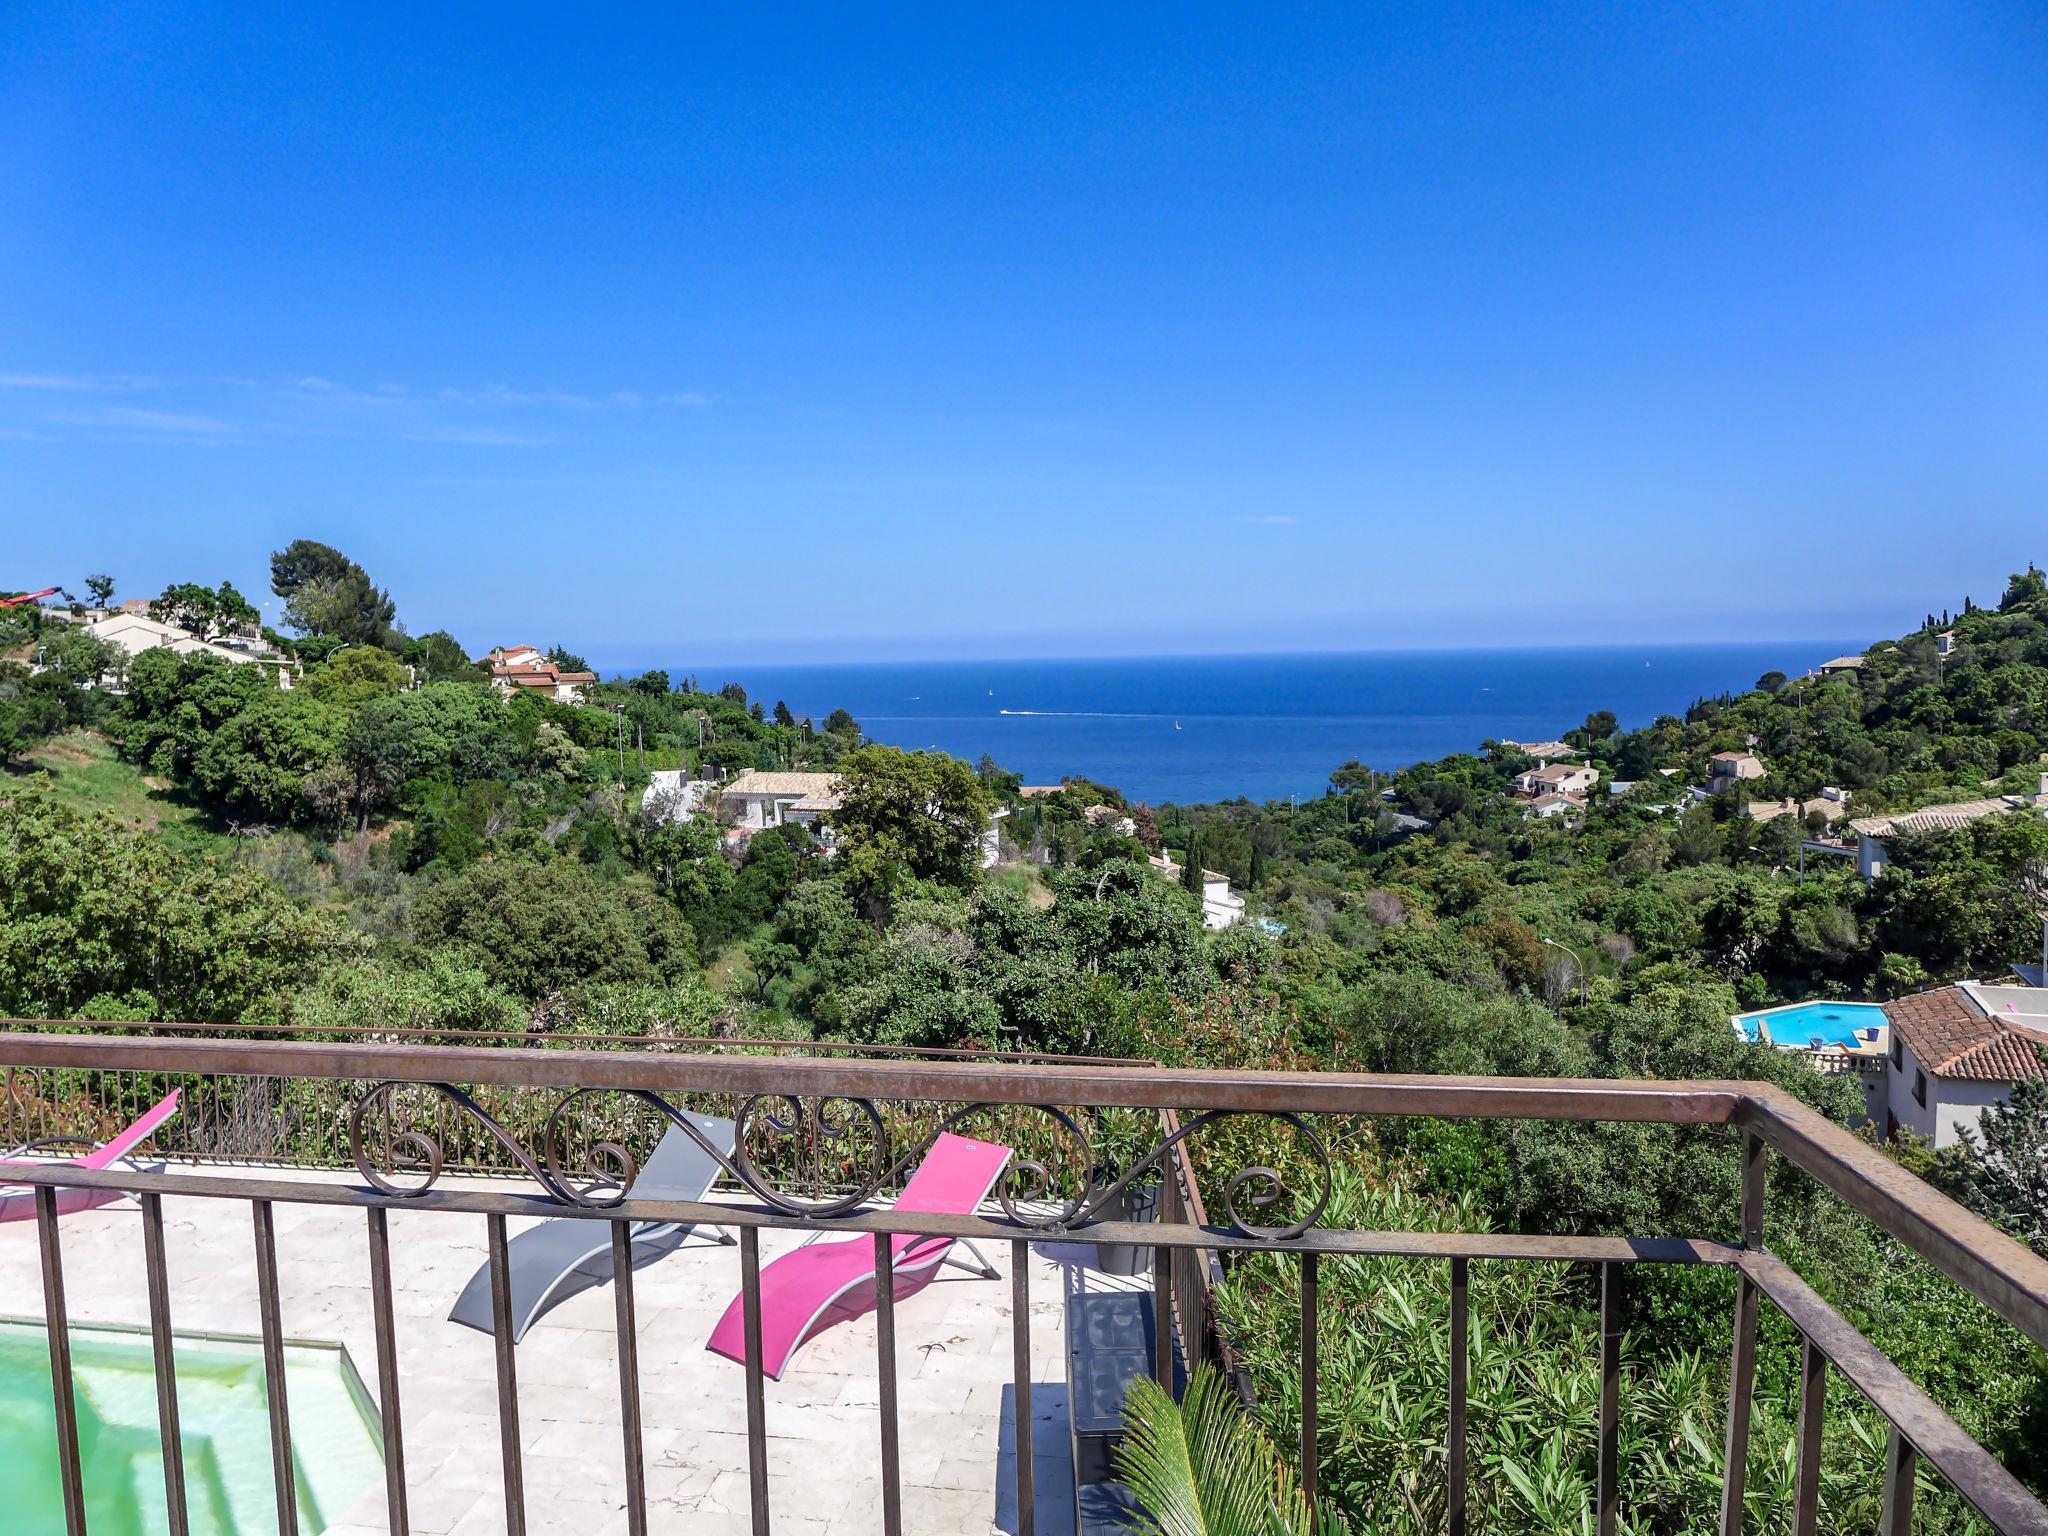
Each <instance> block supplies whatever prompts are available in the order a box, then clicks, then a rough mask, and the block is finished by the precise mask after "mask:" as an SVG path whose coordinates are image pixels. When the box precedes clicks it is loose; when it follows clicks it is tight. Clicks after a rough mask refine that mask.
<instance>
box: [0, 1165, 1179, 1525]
mask: <svg viewBox="0 0 2048 1536" xmlns="http://www.w3.org/2000/svg"><path fill="white" fill-rule="evenodd" d="M210 1171H216V1172H217V1171H219V1170H217V1169H215V1170H210ZM265 1176H267V1177H275V1176H278V1175H277V1174H276V1171H275V1170H265ZM285 1176H286V1177H292V1176H294V1175H285ZM301 1176H304V1177H315V1178H319V1177H324V1178H328V1179H332V1180H336V1181H349V1180H351V1179H352V1175H351V1174H347V1173H334V1174H327V1175H301ZM449 1182H452V1181H449ZM444 1187H445V1185H444ZM480 1187H488V1186H481V1185H480ZM274 1209H275V1213H276V1226H277V1247H278V1258H279V1274H280V1290H281V1296H282V1308H283V1320H284V1329H285V1333H286V1335H287V1337H290V1338H294V1339H307V1340H319V1341H327V1342H338V1343H340V1344H342V1345H344V1346H345V1347H346V1348H347V1350H348V1353H349V1355H350V1357H351V1359H352V1360H353V1363H354V1365H355V1368H356V1370H357V1372H358V1373H359V1374H360V1376H361V1377H362V1379H363V1382H364V1384H365V1385H366V1386H367V1387H368V1388H369V1390H370V1392H371V1394H372V1396H374V1395H375V1393H376V1390H377V1380H376V1361H377V1355H376V1347H375V1334H374V1324H373V1322H372V1319H371V1313H370V1287H369V1265H368V1250H367V1239H366V1234H365V1221H364V1217H363V1214H362V1212H361V1211H360V1210H351V1209H341V1208H335V1207H320V1206H294V1205H287V1204H279V1205H277V1206H275V1207H274ZM530 1224H531V1223H530V1222H528V1221H526V1220H522V1219H515V1220H514V1221H513V1222H512V1230H513V1232H515V1233H516V1232H518V1231H519V1230H520V1229H521V1228H522V1227H524V1226H527V1225H530ZM164 1225H165V1243H166V1248H167V1252H168V1262H169V1269H170V1279H171V1315H172V1320H173V1325H174V1326H175V1327H176V1328H177V1329H178V1330H179V1331H180V1332H181V1333H182V1332H187V1331H193V1332H199V1331H206V1332H215V1333H224V1334H239V1335H245V1336H248V1337H251V1338H253V1337H255V1336H256V1335H257V1334H258V1332H259V1329H260V1322H259V1318H258V1314H257V1302H256V1270H255V1260H254V1252H253V1247H252V1238H251V1225H250V1213H249V1206H248V1205H247V1204H246V1203H244V1202H241V1201H235V1200H222V1199H199V1198H184V1199H180V1198H177V1197H175V1196H167V1197H166V1198H165V1201H164ZM599 1230H601V1229H599ZM390 1231H391V1263H392V1288H393V1292H394V1296H395V1310H396V1313H397V1324H398V1347H399V1386H400V1402H401V1408H402V1411H403V1414H404V1426H405V1452H406V1475H407V1484H408V1488H409V1491H410V1500H409V1513H410V1517H411V1524H412V1529H413V1530H414V1531H416V1532H418V1533H420V1536H482V1533H486V1532H498V1531H503V1530H504V1529H505V1523H504V1504H503V1493H502V1483H501V1480H500V1478H501V1474H500V1468H499V1449H498V1448H499V1434H498V1418H497V1386H496V1374H495V1368H494V1346H493V1342H492V1340H491V1338H490V1337H489V1335H487V1334H483V1333H479V1332H476V1331H475V1330H473V1329H469V1328H465V1327H461V1326H458V1325H457V1324H454V1323H450V1322H448V1321H447V1313H448V1309H449V1307H450V1306H451V1305H452V1304H453V1302H454V1300H455V1298H456V1296H457V1294H458V1293H459V1292H460V1291H461V1290H462V1287H463V1285H464V1284H465V1283H466V1282H467V1280H468V1278H469V1276H470V1275H471V1274H472V1273H473V1272H474V1271H475V1270H476V1268H477V1267H478V1266H479V1265H481V1264H483V1263H484V1262H485V1257H486V1254H485V1233H484V1219H483V1218H482V1217H481V1216H437V1215H431V1214H428V1213H425V1212H416V1211H404V1210H399V1211H394V1212H393V1213H392V1216H391V1218H390ZM63 1238H64V1243H63V1252H64V1274H65V1282H66V1293H67V1297H68V1301H69V1305H70V1311H71V1317H72V1319H73V1321H74V1322H79V1323H86V1322H92V1323H114V1324H127V1325H146V1324H147V1323H148V1319H149V1313H148V1304H147V1300H146V1293H145V1291H144V1281H143V1261H142V1233H141V1224H140V1221H139V1219H138V1213H137V1208H136V1207H135V1205H134V1204H133V1203H132V1202H122V1203H121V1204H118V1205H113V1206H109V1207H105V1208H102V1209H99V1210H94V1211H87V1212H83V1213H80V1214H78V1215H74V1216H67V1217H65V1218H64V1221H63ZM800 1241H801V1234H798V1233H794V1232H778V1231H764V1232H763V1233H762V1236H761V1258H762V1263H763V1265H764V1266H765V1265H766V1264H768V1263H770V1262H772V1260H773V1259H774V1258H775V1257H776V1256H777V1255H779V1254H782V1253H785V1252H787V1251H788V1250H789V1249H791V1248H793V1247H795V1246H797V1244H798V1243H799V1242H800ZM1092 1256H1093V1249H1092V1248H1090V1247H1087V1246H1085V1245H1080V1244H1047V1245H1044V1246H1042V1247H1038V1248H1035V1249H1034V1250H1033V1256H1032V1270H1031V1336H1032V1375H1033V1381H1034V1385H1033V1391H1032V1405H1031V1408H1032V1414H1033V1445H1034V1450H1035V1457H1034V1473H1035V1477H1036V1488H1037V1500H1036V1502H1037V1506H1038V1510H1037V1514H1038V1521H1037V1525H1038V1530H1039V1531H1040V1532H1041V1533H1043V1536H1072V1533H1073V1531H1074V1526H1075V1519H1074V1505H1073V1469H1072V1463H1071V1453H1070V1449H1069V1439H1068V1425H1067V1409H1066V1365H1065V1355H1064V1340H1063V1323H1062V1319H1063V1313H1064V1299H1065V1297H1066V1296H1067V1295H1068V1294H1069V1293H1071V1292H1073V1291H1075V1290H1090V1291H1097V1290H1105V1289H1112V1288H1130V1287H1133V1286H1136V1287H1145V1288H1149V1285H1150V1281H1149V1279H1148V1278H1147V1277H1145V1276H1142V1275H1141V1276H1138V1277H1136V1278H1135V1279H1124V1278H1121V1277H1116V1276H1109V1275H1104V1274H1102V1273H1100V1272H1099V1271H1096V1270H1094V1269H1093V1268H1092V1267H1091V1264H1090V1260H1091V1259H1092ZM990 1258H991V1259H992V1260H993V1262H994V1263H995V1266H996V1268H997V1269H998V1270H1000V1271H1001V1272H1002V1274H1003V1278H1002V1279H1001V1280H999V1281H995V1280H984V1279H980V1278H977V1277H975V1276H972V1275H970V1274H968V1273H966V1272H965V1271H962V1270H956V1269H950V1268H948V1269H944V1270H942V1271H941V1272H940V1278H939V1279H938V1280H936V1281H934V1282H933V1283H932V1284H930V1285H928V1286H926V1287H925V1288H924V1289H923V1290H922V1291H920V1292H919V1293H918V1294H916V1295H915V1296H912V1297H909V1298H907V1299H905V1300H903V1301H902V1302H900V1303H899V1304H898V1306H897V1309H896V1341H897V1372H898V1389H897V1390H898V1405H899V1423H900V1436H901V1451H902V1475H903V1527H904V1529H905V1531H907V1532H920V1533H922V1532H944V1533H948V1536H954V1533H961V1532H970V1533H979V1532H998V1531H1001V1532H1014V1531H1015V1530H1016V1525H1017V1522H1016V1510H1015V1503H1014V1493H1013V1482H1012V1476H1013V1463H1014V1445H1015V1424H1014V1420H1013V1417H1012V1413H1013V1405H1012V1398H1013V1397H1014V1391H1013V1387H1012V1381H1011V1376H1012V1356H1011V1332H1010V1280H1009V1252H1008V1249H1007V1247H1006V1246H1004V1245H997V1246H996V1247H994V1248H992V1249H991V1250H990ZM634 1279H635V1300H636V1303H637V1308H638V1328H639V1365H640V1384H641V1395H642V1404H643V1417H644V1436H645V1445H646V1468H647V1490H648V1520H649V1526H650V1528H651V1529H652V1530H654V1531H674V1532H684V1531H687V1532H689V1533H690V1536H726V1533H728V1532H731V1533H743V1532H747V1531H748V1530H750V1528H751V1527H750V1522H749V1514H748V1508H749V1506H748V1494H747V1435H746V1398H745V1390H744V1372H743V1371H742V1369H741V1367H740V1366H739V1365H738V1364H736V1363H735V1362H733V1361H730V1360H727V1359H725V1358H724V1357H722V1356H719V1355H714V1354H711V1353H710V1352H709V1351H707V1350H706V1349H705V1347H704V1343H705V1340H706V1339H707V1338H709V1337H710V1334H711V1330H712V1327H713V1325H714V1323H715V1322H716V1321H717V1319H718V1317H719V1315H720V1313H721V1312H722V1311H723V1310H724V1308H725V1306H726V1303H727V1302H728V1301H729V1300H730V1299H731V1298H732V1297H733V1296H734V1295H735V1294H737V1292H738V1289H739V1250H738V1249H737V1248H736V1247H718V1246H714V1245H712V1244H710V1243H708V1242H704V1241H702V1240H696V1241H692V1242H691V1243H689V1244H688V1245H686V1246H684V1247H682V1248H679V1249H677V1250H675V1251H674V1252H672V1253H670V1254H668V1255H667V1256H666V1257H664V1258H662V1259H661V1260H660V1261H659V1262H655V1263H652V1264H647V1265H645V1266H643V1267H639V1268H637V1269H636V1271H635V1275H634ZM0 1287H4V1293H5V1294H6V1295H8V1296H11V1297H14V1298H16V1300H15V1301H14V1302H13V1303H12V1304H11V1305H10V1306H9V1307H7V1308H6V1310H7V1311H9V1312H11V1313H13V1314H14V1315H17V1316H30V1317H39V1316H40V1313H41V1297H42V1285H41V1272H40V1269H39V1261H38V1256H37V1244H36V1227H35V1223H34V1222H33V1221H27V1222H12V1223H8V1224H6V1225H0ZM613 1306H614V1301H613V1295H612V1290H611V1287H610V1286H609V1285H600V1286H596V1287H594V1288H592V1289H588V1290H585V1291H583V1292H581V1293H580V1294H578V1295H575V1296H573V1297H571V1298H570V1299H569V1300H567V1301H565V1302H563V1303H562V1304H561V1305H560V1306H558V1307H556V1308H555V1309H554V1310H553V1311H552V1312H550V1313H548V1314H547V1315H546V1316H545V1317H544V1318H542V1319H541V1320H540V1321H539V1322H538V1323H537V1324H535V1326H534V1327H533V1329H532V1330H531V1331H530V1332H529V1333H528V1334H527V1336H526V1339H525V1341H524V1342H523V1343H522V1344H521V1345H520V1346H519V1355H518V1381H519V1404H520V1436H521V1443H522V1447H523V1462H524V1467H525V1478H526V1495H527V1499H526V1503H527V1518H528V1529H529V1530H530V1531H532V1532H534V1533H536V1536H543V1533H555V1532H559V1533H562V1536H571V1533H573V1536H611V1533H623V1532H624V1531H625V1530H626V1514H625V1507H624V1494H623V1487H624V1483H623V1471H622V1468H623V1453H622V1450H621V1439H620V1428H619V1424H620V1420H619V1394H618V1355H617V1350H616V1347H615V1338H614V1311H613ZM766 1385H767V1423H768V1436H769V1439H768V1472H769V1488H770V1508H771V1510H772V1512H773V1517H774V1529H775V1530H776V1531H777V1532H784V1533H788V1536H842V1533H847V1536H850V1533H854V1532H861V1533H868V1532H878V1531H880V1530H881V1528H882V1504H881V1500H882V1492H881V1480H880V1478H881V1471H880V1461H881V1455H880V1449H879V1442H878V1423H877V1417H876V1405H877V1381H876V1374H875V1325H874V1320H873V1318H872V1317H866V1318H862V1319H859V1320H857V1321H854V1322H851V1323H843V1324H841V1325H839V1326H838V1327H836V1328H833V1329H830V1330H828V1331H827V1332H826V1333H824V1334H822V1335H820V1336H819V1337H818V1338H816V1339H814V1340H813V1341H812V1342H811V1343H809V1344H807V1345H805V1346H804V1348H803V1349H802V1350H800V1351H799V1352H798V1354H797V1355H796V1357H795V1359H794V1360H793V1361H792V1362H791V1365H790V1368H789V1370H788V1371H787V1372H786V1373H785V1375H784V1376H783V1378H782V1380H781V1381H779V1382H777V1381H769V1382H768V1383H767V1384H766ZM385 1529H386V1524H385V1513H384V1492H383V1488H382V1485H381V1483H380V1484H378V1485H377V1486H375V1487H373V1488H371V1489H369V1490H367V1491H366V1492H365V1493H364V1495H363V1497H362V1498H361V1499H360V1500H359V1501H358V1502H357V1503H356V1505H355V1506H354V1507H353V1508H351V1509H349V1510H347V1511H346V1512H345V1513H344V1514H343V1515H342V1516H341V1518H340V1520H339V1521H338V1523H336V1524H333V1525H330V1526H329V1527H328V1533H329V1536H367V1533H369V1532H383V1531H385Z"/></svg>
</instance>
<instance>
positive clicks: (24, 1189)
mask: <svg viewBox="0 0 2048 1536" xmlns="http://www.w3.org/2000/svg"><path fill="white" fill-rule="evenodd" d="M177 1112H178V1090H177V1089H175V1088H173V1089H172V1090H171V1091H170V1092H169V1093H168V1094H166V1095H165V1096H164V1098H163V1100H162V1101H161V1102H160V1103H158V1104H157V1106H156V1107H155V1108H154V1109H152V1110H150V1112H149V1113H148V1114H146V1115H144V1116H143V1117H142V1118H141V1119H140V1120H137V1121H136V1122H135V1123H134V1124H133V1125H131V1126H129V1127H128V1129H127V1130H125V1131H123V1132H121V1134H120V1135H118V1136H116V1137H115V1138H114V1139H113V1140H112V1141H103V1142H101V1143H100V1144H99V1145H98V1146H96V1147H93V1149H92V1150H91V1151H90V1152H87V1153H85V1154H84V1155H83V1156H80V1157H72V1158H65V1159H63V1160H62V1161H54V1162H53V1161H51V1160H49V1159H46V1158H38V1157H23V1156H22V1155H21V1154H22V1153H24V1152H38V1151H46V1150H51V1149H54V1148H57V1147H75V1146H78V1145H80V1144H81V1143H80V1142H79V1140H78V1139H77V1138H76V1137H63V1138H58V1139H55V1140H51V1141H32V1142H30V1143H29V1144H28V1145H27V1146H25V1147H16V1148H15V1149H14V1150H13V1151H12V1152H10V1153H8V1154H7V1156H5V1157H0V1221H26V1220H28V1219H29V1218H30V1217H32V1216H34V1215H35V1213H36V1187H35V1186H34V1185H33V1184H8V1183H6V1182H5V1177H4V1176H5V1172H6V1170H7V1169H8V1168H10V1167H13V1168H85V1169H89V1170H91V1171H92V1172H94V1173H99V1172H103V1171H105V1170H106V1169H108V1168H111V1167H113V1166H114V1164H116V1163H118V1162H120V1161H121V1160H122V1159H124V1158H126V1157H127V1156H128V1155H129V1154H130V1153H131V1152H133V1151H134V1150H135V1149H136V1148H137V1147H139V1146H141V1145H142V1144H143V1142H145V1141H147V1140H148V1139H149V1138H150V1136H152V1135H153V1134H154V1133H155V1131H156V1129H157V1127H158V1126H160V1125H162V1124H163V1123H164V1122H165V1121H166V1120H168V1119H170V1118H171V1116H173V1115H175V1114H176V1113H177ZM121 1198H122V1196H121V1191H119V1190H118V1189H60V1190H58V1191H57V1214H58V1215H59V1216H69V1215H71V1214H73V1213H74V1212H76V1211H89V1210H91V1209H92V1208H93V1207H94V1206H100V1205H112V1204H113V1203H114V1202H115V1201H116V1200H119V1199H121Z"/></svg>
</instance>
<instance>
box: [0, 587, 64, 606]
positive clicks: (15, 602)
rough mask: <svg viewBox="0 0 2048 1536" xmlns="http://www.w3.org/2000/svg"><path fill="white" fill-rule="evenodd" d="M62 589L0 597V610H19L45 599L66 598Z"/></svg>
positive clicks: (50, 588)
mask: <svg viewBox="0 0 2048 1536" xmlns="http://www.w3.org/2000/svg"><path fill="white" fill-rule="evenodd" d="M66 596H69V594H68V593H66V592H65V590H64V589H63V588H62V587H45V588H43V590H42V591H40V592H24V593H22V594H21V595H20V596H19V597H0V608H19V607H21V606H23V605H24V604H26V603H33V602H39V601H41V600H42V599H43V598H46V597H66Z"/></svg>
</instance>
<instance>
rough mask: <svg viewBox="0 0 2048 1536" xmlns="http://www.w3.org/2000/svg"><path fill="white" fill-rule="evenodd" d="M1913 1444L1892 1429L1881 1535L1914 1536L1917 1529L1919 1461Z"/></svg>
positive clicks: (1887, 1460) (1885, 1478) (1879, 1528)
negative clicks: (1915, 1509)
mask: <svg viewBox="0 0 2048 1536" xmlns="http://www.w3.org/2000/svg"><path fill="white" fill-rule="evenodd" d="M1919 1459H1920V1458H1919V1453H1918V1452H1917V1451H1915V1450H1914V1449H1913V1442H1912V1441H1910V1440H1908V1439H1907V1438H1906V1437H1905V1436H1904V1435H1902V1434H1900V1433H1899V1426H1898V1425H1896V1424H1894V1425H1893V1426H1892V1437H1891V1441H1890V1443H1889V1444H1887V1445H1886V1447H1885V1455H1884V1518H1883V1521H1882V1523H1881V1524H1880V1525H1879V1526H1878V1536H1911V1532H1912V1529H1913V1473H1914V1469H1915V1467H1916V1466H1917V1465H1918V1462H1919Z"/></svg>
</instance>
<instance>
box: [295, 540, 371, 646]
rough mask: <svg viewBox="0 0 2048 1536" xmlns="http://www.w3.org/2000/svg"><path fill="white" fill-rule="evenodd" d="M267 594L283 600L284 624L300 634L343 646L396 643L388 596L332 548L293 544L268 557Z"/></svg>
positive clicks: (309, 542)
mask: <svg viewBox="0 0 2048 1536" xmlns="http://www.w3.org/2000/svg"><path fill="white" fill-rule="evenodd" d="M270 590H271V591H272V592H274V593H276V594H277V595H278V596H279V597H281V598H283V599H284V617H285V622H286V623H287V624H289V625H290V626H291V627H292V628H293V629H295V630H297V631H298V632H299V633H300V634H302V635H329V636H332V637H334V638H335V639H336V640H339V641H340V642H342V643H343V644H347V645H375V646H386V647H391V646H394V645H395V644H396V643H397V642H398V640H399V637H400V631H399V630H398V628H397V617H398V609H397V605H396V604H394V603H393V602H392V601H391V594H390V593H389V592H386V591H384V590H383V589H382V588H380V587H378V586H377V585H376V584H375V583H374V582H372V581H371V580H370V576H369V573H368V572H367V571H365V570H364V569H363V568H362V567H361V566H360V565H357V564H356V563H355V561H353V560H351V559H349V558H348V556H346V555H344V554H343V553H342V552H341V551H340V550H338V549H335V548H334V547H333V546H332V545H328V544H321V543H319V542H317V541H315V540H313V539H295V540H293V541H292V542H291V543H290V544H288V545H286V546H285V547H284V548H283V549H281V550H278V551H277V552H276V553H274V554H272V555H271V557H270Z"/></svg>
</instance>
